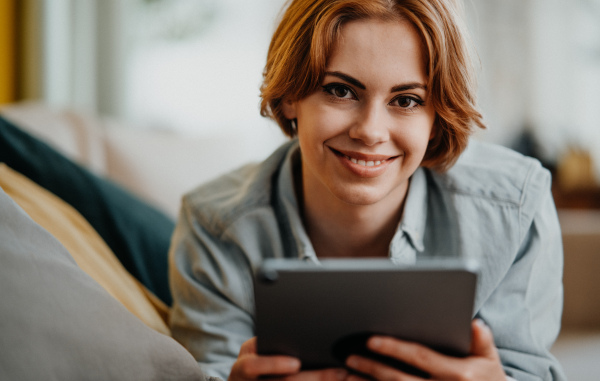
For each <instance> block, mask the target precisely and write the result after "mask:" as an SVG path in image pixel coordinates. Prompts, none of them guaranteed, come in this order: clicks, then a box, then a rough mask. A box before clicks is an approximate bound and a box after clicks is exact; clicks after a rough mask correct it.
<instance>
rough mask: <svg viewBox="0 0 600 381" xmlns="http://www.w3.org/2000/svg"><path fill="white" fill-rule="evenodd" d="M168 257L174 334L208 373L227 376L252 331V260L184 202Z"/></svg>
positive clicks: (252, 334) (171, 318)
mask: <svg viewBox="0 0 600 381" xmlns="http://www.w3.org/2000/svg"><path fill="white" fill-rule="evenodd" d="M169 262H170V263H169V266H170V269H169V278H170V282H171V290H172V293H173V308H172V311H171V316H170V326H171V331H172V334H173V337H174V338H175V339H176V340H177V341H179V342H180V343H181V344H182V345H184V346H185V347H186V348H187V349H188V351H190V353H192V355H193V356H194V358H195V359H196V360H197V361H198V362H199V363H200V365H201V366H202V368H203V370H204V371H205V372H206V373H207V374H209V375H211V376H217V377H221V378H222V379H224V380H225V379H227V378H228V376H229V372H230V370H231V366H232V365H233V363H234V362H235V361H236V358H237V355H238V352H239V349H240V347H241V345H242V343H244V342H245V341H246V340H248V339H249V338H251V337H252V336H254V333H253V318H252V300H253V299H252V279H251V270H250V265H249V263H248V261H247V260H246V259H245V257H244V254H243V252H242V251H241V249H240V248H239V247H237V246H236V245H233V244H226V243H224V242H223V241H222V240H220V239H218V238H217V237H213V236H212V235H211V234H209V233H208V232H207V231H206V230H205V229H204V228H203V227H202V226H201V225H200V224H199V223H198V222H197V221H196V220H195V219H194V218H193V213H192V212H191V211H190V210H189V209H186V208H185V206H184V209H183V211H182V213H181V215H180V218H179V221H178V223H177V226H176V228H175V232H174V235H173V239H172V244H171V250H170V255H169Z"/></svg>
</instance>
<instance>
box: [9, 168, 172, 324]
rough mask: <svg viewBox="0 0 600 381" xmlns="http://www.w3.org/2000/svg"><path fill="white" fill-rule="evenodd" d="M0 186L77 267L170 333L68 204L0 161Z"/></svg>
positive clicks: (159, 309) (162, 309)
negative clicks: (52, 238) (71, 258)
mask: <svg viewBox="0 0 600 381" xmlns="http://www.w3.org/2000/svg"><path fill="white" fill-rule="evenodd" d="M0 188H2V189H3V190H4V191H5V192H6V194H7V195H8V196H9V197H10V198H12V199H13V201H15V202H16V203H17V204H18V205H19V206H20V207H21V208H22V209H23V210H24V211H25V212H26V213H27V214H28V215H29V217H31V218H32V219H33V220H34V221H35V222H36V223H38V224H39V225H40V226H41V227H42V228H44V229H46V230H47V231H48V232H49V233H50V234H52V235H53V236H54V238H56V239H58V241H59V242H60V243H61V244H62V245H63V246H64V247H65V248H66V249H67V251H68V252H69V253H70V254H71V256H72V257H73V259H75V262H77V264H78V265H79V267H80V268H81V269H82V270H83V271H85V272H86V273H87V274H88V275H90V276H91V277H92V278H93V279H94V280H95V281H96V282H98V283H99V284H100V285H101V286H102V287H103V288H104V289H105V290H106V291H108V293H109V294H111V295H112V296H113V297H115V298H116V299H117V300H118V301H119V302H121V304H123V305H124V306H125V307H126V308H127V309H128V310H129V311H130V312H131V313H133V314H134V315H135V316H137V317H138V318H139V319H140V320H142V321H143V322H144V323H145V324H146V325H147V326H149V327H150V328H152V329H154V330H155V331H158V332H160V333H163V334H166V335H170V330H169V328H168V327H167V323H166V320H167V316H168V310H167V308H166V306H165V305H164V304H163V303H162V302H160V300H158V299H157V298H156V297H154V295H153V294H151V293H150V292H149V291H147V290H146V289H145V287H144V286H143V285H142V284H141V283H140V282H139V281H137V280H136V279H135V278H134V277H133V276H132V275H131V274H129V273H128V272H127V270H125V268H124V267H123V265H122V264H121V262H119V260H118V259H117V257H115V255H114V254H113V252H112V251H111V250H110V248H109V247H108V246H107V245H106V243H105V242H104V241H103V240H102V238H101V237H100V236H99V235H98V233H97V232H96V231H95V230H94V228H92V226H91V225H90V224H89V223H88V222H87V221H86V220H85V219H84V218H83V217H82V216H81V214H79V213H78V212H77V211H76V210H75V209H73V208H72V207H71V206H70V205H68V204H67V203H65V202H64V201H63V200H61V199H60V198H58V197H56V196H55V195H53V194H52V193H50V192H48V191H47V190H46V189H44V188H42V187H40V186H39V185H37V184H36V183H34V182H33V181H31V180H29V179H28V178H26V177H25V176H23V175H21V174H19V173H17V172H15V171H13V170H12V169H10V168H9V167H8V166H7V165H6V164H4V163H0Z"/></svg>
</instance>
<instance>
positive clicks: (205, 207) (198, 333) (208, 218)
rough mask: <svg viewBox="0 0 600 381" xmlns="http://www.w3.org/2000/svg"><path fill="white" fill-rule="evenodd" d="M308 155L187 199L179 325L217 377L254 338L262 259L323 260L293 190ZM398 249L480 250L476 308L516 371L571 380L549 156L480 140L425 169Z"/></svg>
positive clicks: (177, 277) (176, 247)
mask: <svg viewBox="0 0 600 381" xmlns="http://www.w3.org/2000/svg"><path fill="white" fill-rule="evenodd" d="M299 162H300V155H299V148H298V143H297V141H295V140H293V141H291V142H289V143H286V144H284V145H283V146H282V147H281V148H279V149H278V150H277V151H276V152H275V153H273V155H271V156H270V157H269V158H268V159H267V160H266V161H264V162H263V163H260V164H252V165H247V166H245V167H243V168H241V169H239V170H237V171H235V172H232V173H229V174H227V175H224V176H222V177H220V178H218V179H216V180H214V181H212V182H210V183H208V184H206V185H203V186H200V187H199V188H197V189H195V190H193V191H192V192H190V193H189V194H187V195H186V196H185V197H184V198H183V204H182V211H181V214H180V218H179V221H178V224H177V227H176V229H175V232H174V235H173V239H172V246H171V251H170V280H171V289H172V292H173V298H174V305H173V309H172V314H171V329H172V332H173V336H174V337H175V339H176V340H178V341H179V342H180V343H182V344H183V345H184V346H185V347H186V348H187V349H188V350H189V351H190V352H191V353H192V354H193V355H194V357H195V358H196V359H197V360H198V362H199V363H200V364H201V366H202V367H203V369H204V371H205V372H206V373H207V374H209V375H213V376H219V377H222V378H223V379H226V378H227V377H228V375H229V372H230V369H231V366H232V364H233V362H234V361H235V359H236V358H237V355H238V352H239V349H240V346H241V344H242V343H243V342H244V341H246V340H247V339H249V338H251V337H252V336H254V320H253V315H254V313H253V310H254V301H253V290H252V287H253V286H252V274H253V273H254V271H255V270H256V269H257V268H258V266H259V265H260V263H261V262H262V260H263V259H264V258H272V257H276V258H283V257H286V258H307V259H309V260H316V255H315V252H314V249H313V247H312V245H311V242H310V239H309V238H308V236H307V233H306V231H305V229H304V227H303V225H302V221H301V218H300V213H299V210H298V202H297V200H296V195H295V192H294V184H293V177H294V175H293V174H294V171H297V170H299V168H300V167H299ZM389 255H390V257H391V258H392V259H394V260H395V261H399V262H403V263H414V262H415V261H419V260H420V259H423V258H429V257H448V256H452V257H461V256H462V257H469V258H477V259H478V260H479V263H480V267H481V270H480V275H479V280H478V288H477V295H476V301H475V312H474V316H477V317H479V318H481V319H483V320H484V321H485V322H486V323H487V324H488V325H489V326H490V327H491V329H492V331H493V333H494V339H495V343H496V346H497V347H498V350H499V353H500V356H501V360H502V364H503V366H504V369H505V371H506V373H507V375H509V376H511V377H513V378H515V379H516V380H519V381H528V380H564V376H563V373H562V370H561V367H560V365H559V364H558V362H557V361H556V359H554V358H553V357H552V355H551V354H550V353H549V349H550V347H551V345H552V343H553V342H554V340H555V339H556V337H557V335H558V332H559V330H560V318H561V311H562V297H563V295H562V267H563V258H562V242H561V234H560V227H559V224H558V218H557V215H556V209H555V206H554V203H553V200H552V196H551V193H550V175H549V173H548V171H547V170H545V169H543V168H542V167H541V165H540V164H539V162H537V161H536V160H533V159H531V158H526V157H524V156H521V155H519V154H517V153H515V152H513V151H510V150H508V149H505V148H501V147H498V146H493V145H488V144H482V143H478V142H475V141H472V142H471V143H470V146H469V148H468V149H467V150H466V151H465V153H463V155H462V156H461V158H460V159H459V161H458V162H457V163H456V164H455V165H454V166H453V167H452V168H451V169H450V170H449V171H447V172H445V173H438V172H435V171H431V170H428V169H425V168H419V169H418V170H417V171H416V172H415V173H414V175H413V176H412V177H411V182H410V186H409V192H408V195H407V200H406V204H405V208H404V212H403V216H402V219H401V221H400V223H399V226H398V229H397V232H396V234H395V236H394V237H393V239H392V241H391V243H390V250H389ZM307 313H311V311H307Z"/></svg>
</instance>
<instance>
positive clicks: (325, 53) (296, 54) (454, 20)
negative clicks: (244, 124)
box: [261, 0, 485, 170]
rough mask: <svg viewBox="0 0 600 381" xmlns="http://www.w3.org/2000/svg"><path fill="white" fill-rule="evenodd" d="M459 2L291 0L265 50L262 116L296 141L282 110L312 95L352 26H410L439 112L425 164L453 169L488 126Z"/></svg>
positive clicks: (452, 0) (432, 97)
mask: <svg viewBox="0 0 600 381" xmlns="http://www.w3.org/2000/svg"><path fill="white" fill-rule="evenodd" d="M461 8H462V3H461V2H460V0H370V1H364V0H292V1H290V2H289V5H288V6H287V9H286V10H285V12H284V14H283V16H282V19H281V21H280V23H279V26H278V28H277V30H276V31H275V33H274V35H273V38H272V40H271V45H270V46H269V52H268V55H267V64H266V66H265V70H264V73H263V78H264V79H263V84H262V86H261V98H262V101H261V115H262V116H265V117H270V118H272V119H274V120H275V121H276V122H277V123H278V124H279V126H280V127H281V129H282V130H283V132H284V133H285V134H286V135H288V136H290V137H294V136H295V134H296V131H294V129H293V128H292V124H291V121H290V120H288V119H287V118H286V117H285V116H284V114H283V109H282V106H283V105H282V103H283V101H284V99H285V100H300V99H303V98H305V97H307V96H308V95H310V94H312V93H313V92H314V91H316V90H317V89H318V88H319V86H320V84H321V81H322V80H323V77H324V73H325V70H326V66H327V60H328V58H329V56H330V54H331V52H332V51H333V48H334V45H335V43H336V41H337V39H338V37H339V35H340V31H341V27H342V26H343V24H344V23H346V22H348V21H351V20H360V19H369V18H372V19H381V20H408V21H409V22H410V23H412V25H413V26H414V27H415V28H416V29H417V31H418V32H419V34H420V35H421V38H422V41H423V44H424V47H425V51H426V62H425V65H426V69H427V75H428V85H427V89H428V92H429V98H430V101H431V102H432V103H433V107H434V109H435V111H436V118H435V122H434V123H435V126H434V127H435V129H436V131H437V133H436V135H435V137H434V138H433V139H432V140H431V141H430V143H429V146H428V147H427V152H426V153H425V157H424V159H423V162H422V165H423V166H426V167H430V168H436V169H438V170H445V169H447V168H449V167H450V166H452V165H453V164H454V162H455V161H456V160H457V159H458V157H459V156H460V154H461V153H462V152H463V151H464V149H465V148H466V146H467V144H468V140H469V136H470V135H471V133H472V131H473V126H478V127H480V128H485V125H484V123H483V120H482V116H481V113H480V112H479V111H478V109H477V105H476V96H475V94H476V83H475V70H474V68H473V65H472V57H473V56H472V54H471V45H470V43H469V42H468V34H467V32H466V28H465V27H464V24H463V21H462V18H461V13H462V9H461Z"/></svg>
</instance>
